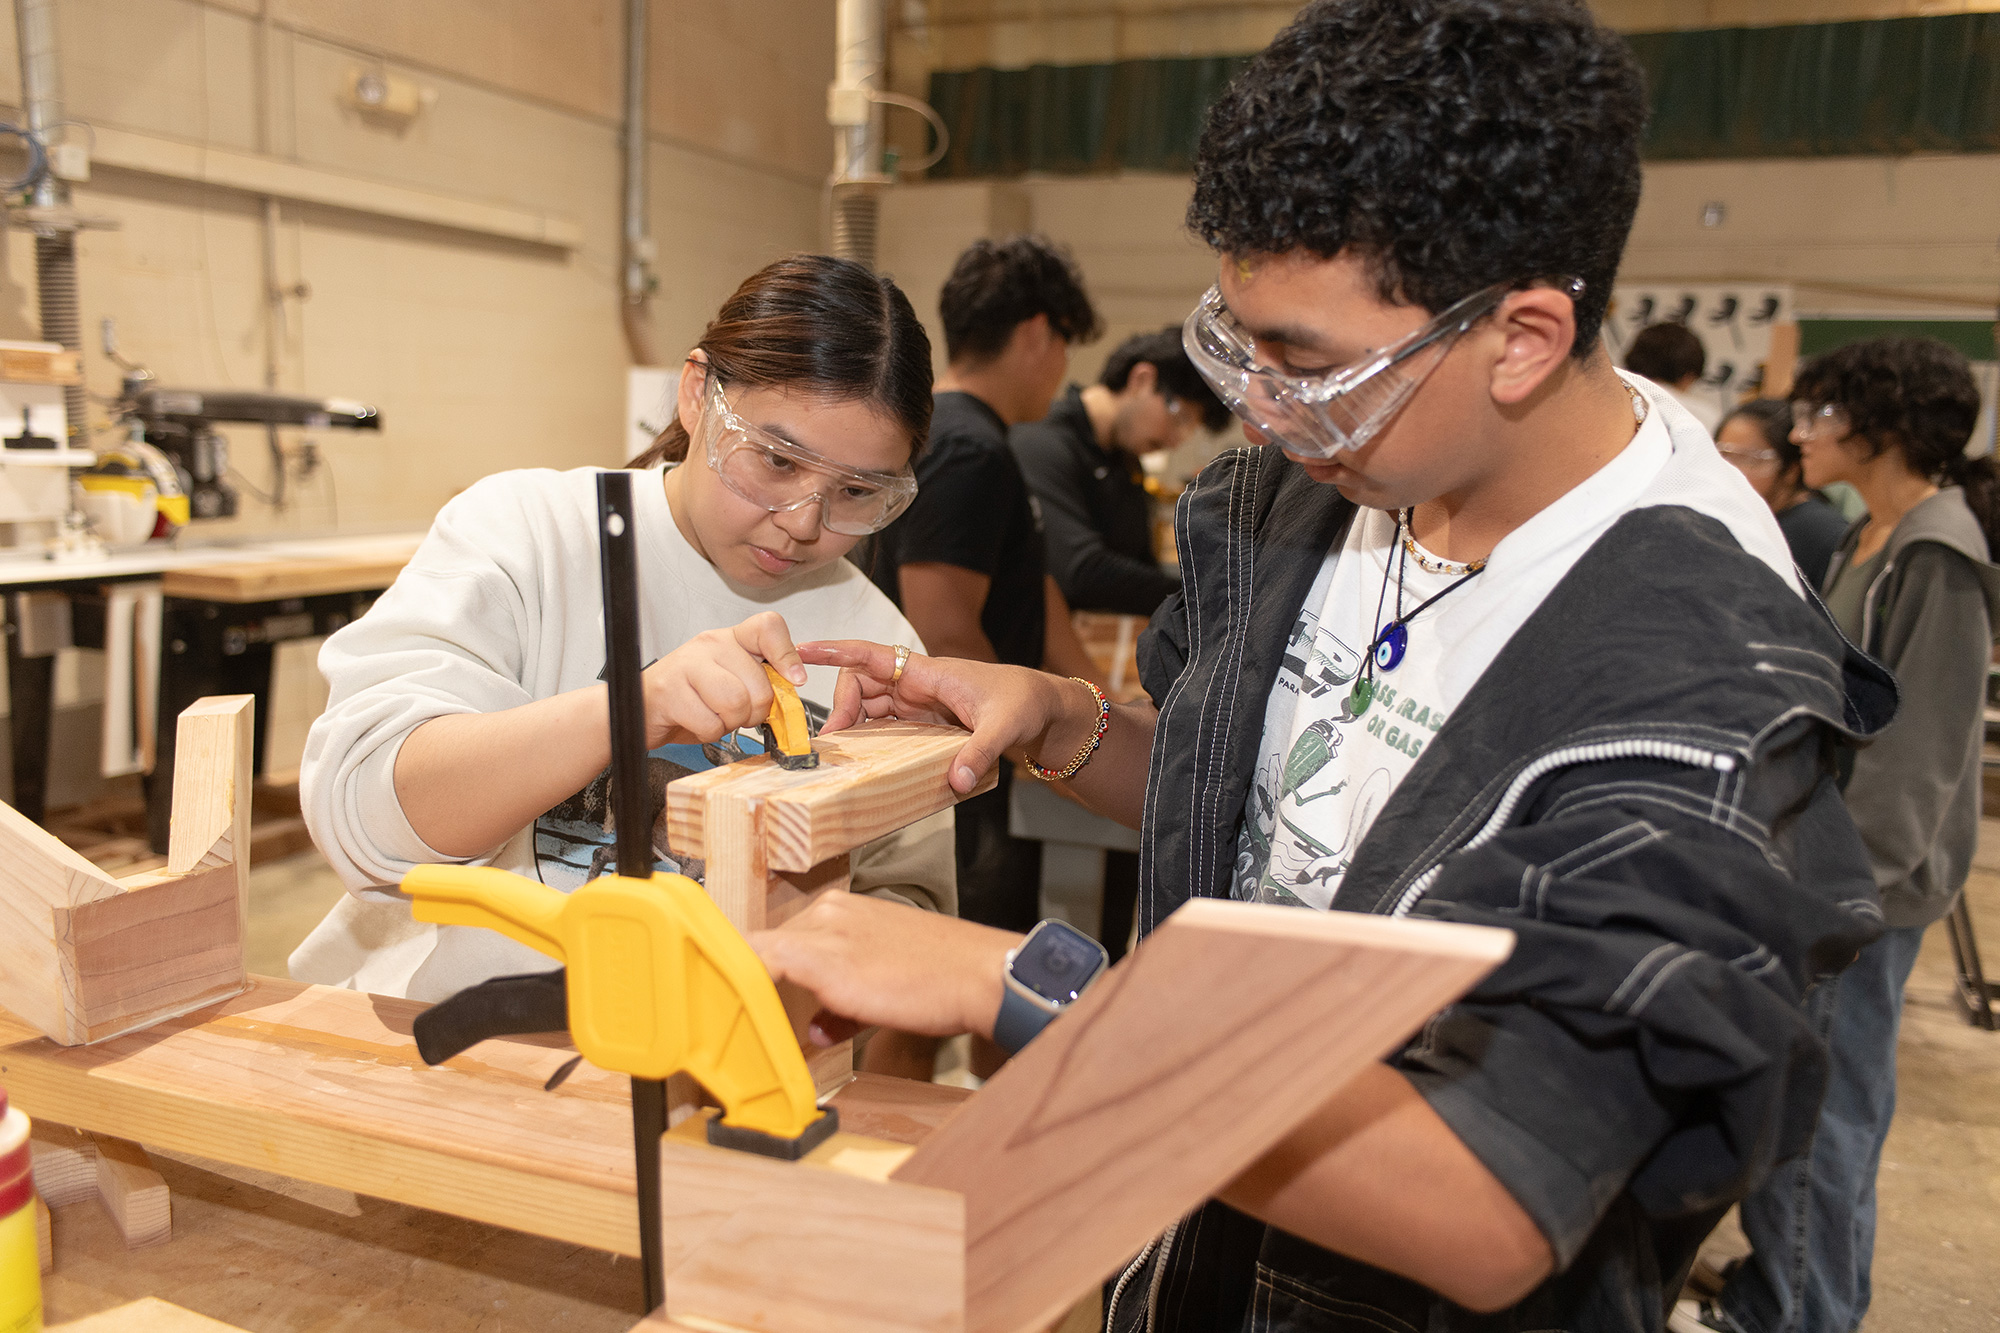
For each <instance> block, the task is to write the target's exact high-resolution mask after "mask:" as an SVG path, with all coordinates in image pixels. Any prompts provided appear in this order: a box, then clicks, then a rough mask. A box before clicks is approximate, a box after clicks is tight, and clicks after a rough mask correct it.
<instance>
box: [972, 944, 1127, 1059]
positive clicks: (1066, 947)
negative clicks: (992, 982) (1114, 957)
mask: <svg viewBox="0 0 2000 1333" xmlns="http://www.w3.org/2000/svg"><path fill="white" fill-rule="evenodd" d="M1110 965H1111V956H1110V955H1109V954H1107V953H1105V952H1104V946H1103V945H1101V944H1099V943H1098V942H1097V941H1096V940H1094V939H1092V938H1090V936H1088V935H1086V934H1084V933H1083V932H1082V931H1080V930H1078V929H1077V928H1076V927H1075V926H1072V925H1070V924H1069V923H1068V922H1067V921H1057V920H1056V919H1054V918H1053V917H1051V918H1050V919H1049V920H1047V921H1044V922H1041V923H1040V924H1039V925H1037V926H1036V927H1035V928H1034V929H1033V930H1031V931H1029V932H1028V938H1026V939H1024V940H1022V941H1021V943H1020V944H1019V945H1017V946H1016V947H1015V948H1013V949H1011V950H1009V951H1008V953H1007V967H1006V970H1005V971H1004V972H1003V973H1001V981H1002V983H1003V989H1002V990H1001V993H1000V1016H999V1017H998V1018H996V1019H994V1021H993V1040H994V1042H995V1044H997V1045H999V1046H1000V1047H1002V1048H1003V1049H1004V1050H1006V1051H1007V1053H1008V1054H1010V1055H1011V1054H1013V1053H1014V1052H1016V1051H1019V1050H1020V1049H1021V1048H1022V1047H1023V1046H1026V1045H1027V1044H1028V1043H1029V1042H1031V1041H1033V1040H1034V1039H1035V1038H1036V1037H1037V1036H1039V1035H1040V1034H1041V1031H1042V1029H1043V1028H1045V1027H1047V1026H1048V1025H1049V1020H1050V1019H1052V1018H1054V1017H1055V1016H1056V1015H1057V1014H1059V1013H1061V1012H1062V1011H1063V1008H1064V1006H1066V1005H1068V1004H1070V1003H1071V1002H1073V1001H1074V1000H1075V999H1076V997H1077V996H1079V995H1081V994H1083V992H1084V989H1085V988H1086V987H1088V986H1089V985H1090V983H1091V982H1093V981H1095V980H1097V978H1098V975H1099V974H1100V973H1102V972H1103V971H1104V969H1105V968H1107V967H1109V966H1110Z"/></svg>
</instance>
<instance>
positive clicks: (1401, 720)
mask: <svg viewBox="0 0 2000 1333" xmlns="http://www.w3.org/2000/svg"><path fill="white" fill-rule="evenodd" d="M1389 522H1390V523H1391V524H1393V522H1394V520H1393V519H1390V520H1389ZM1391 532H1393V529H1391ZM1377 536H1378V538H1380V539H1382V540H1386V536H1385V535H1384V534H1377ZM1373 555H1375V553H1374V552H1370V551H1366V550H1361V549H1356V550H1350V551H1347V552H1345V553H1343V555H1342V557H1341V558H1340V559H1339V560H1333V561H1329V564H1328V567H1327V568H1326V569H1323V570H1322V571H1321V574H1320V578H1319V580H1318V581H1317V582H1316V583H1315V585H1314V588H1313V591H1312V593H1311V594H1310V595H1309V596H1308V597H1307V598H1306V600H1305V604H1304V606H1303V607H1302V608H1301V609H1300V611H1299V616H1298V619H1297V621H1296V622H1295V623H1294V624H1293V627H1292V633H1291V637H1290V639H1289V640H1288V642H1287V644H1286V648H1285V654H1284V657H1283V659H1282V661H1281V663H1280V665H1279V669H1278V677H1277V680H1276V681H1275V682H1274V685H1273V689H1272V697H1271V702H1270V704H1269V705H1268V706H1267V708H1266V713H1265V735H1264V741H1263V745H1262V748H1261V751H1260V754H1259V759H1258V764H1257V769H1256V772H1255V775H1254V776H1253V778H1252V781H1251V790H1250V798H1249V808H1248V810H1247V811H1246V812H1245V818H1244V821H1243V832H1242V835H1241V837H1240V839H1239V842H1238V846H1237V859H1236V882H1235V886H1234V889H1233V894H1234V896H1235V897H1237V898H1238V899H1241V900H1245V901H1250V902H1267V903H1280V904H1284V905H1286V906H1293V907H1297V906H1308V907H1319V908H1324V907H1326V906H1327V905H1328V904H1329V903H1331V902H1332V901H1333V895H1334V892H1335V891H1336V890H1337V889H1338V888H1339V887H1340V882H1341V880H1342V878H1343V877H1344V876H1345V875H1346V874H1347V868H1348V866H1349V865H1350V864H1351V863H1352V862H1353V859H1354V854H1355V852H1356V850H1357V849H1359V847H1360V846H1361V841H1362V839H1363V838H1364V837H1366V836H1367V833H1368V829H1369V827H1370V826H1371V825H1372V824H1373V823H1374V822H1375V817H1376V815H1378V814H1380V813H1381V810H1382V807H1383V806H1384V805H1385V804H1387V802H1388V800H1389V796H1390V794H1391V793H1392V792H1393V791H1394V790H1395V789H1396V784H1397V783H1398V782H1400V781H1402V778H1403V775H1404V774H1405V773H1407V772H1409V770H1410V768H1411V766H1412V765H1414V764H1415V763H1416V760H1417V756H1419V755H1420V754H1422V753H1423V750H1424V746H1425V745H1426V744H1428V743H1429V740H1430V737H1431V735H1432V734H1433V733H1435V732H1436V731H1437V729H1438V728H1439V727H1440V726H1442V725H1443V724H1444V717H1445V709H1444V708H1442V707H1441V706H1439V705H1438V704H1437V703H1436V702H1435V700H1436V699H1437V698H1438V693H1437V690H1436V687H1435V680H1434V668H1435V660H1434V653H1435V645H1436V640H1435V638H1431V639H1429V640H1428V641H1427V640H1426V636H1424V635H1423V634H1422V633H1421V632H1413V634H1412V639H1411V645H1412V646H1411V649H1410V652H1409V655H1408V656H1406V658H1405V659H1404V661H1403V662H1402V663H1401V664H1400V665H1399V666H1398V668H1397V669H1396V670H1394V671H1381V670H1378V671H1377V672H1376V673H1375V677H1374V684H1375V693H1374V697H1373V699H1372V700H1371V701H1370V703H1369V704H1368V706H1367V707H1365V708H1363V709H1362V710H1361V712H1360V713H1359V714H1357V713H1356V712H1355V710H1354V703H1353V698H1352V689H1353V684H1354V680H1355V676H1356V675H1357V673H1359V671H1360V670H1361V667H1362V664H1363V659H1364V654H1365V652H1366V645H1367V643H1368V641H1369V639H1370V637H1371V635H1372V634H1373V632H1374V628H1373V624H1372V619H1371V613H1373V612H1374V611H1375V608H1376V606H1377V604H1378V602H1379V600H1380V597H1381V596H1384V595H1386V596H1390V597H1393V596H1394V595H1395V594H1394V590H1393V588H1391V589H1389V590H1388V591H1387V592H1386V593H1385V592H1384V591H1383V588H1382V584H1381V582H1380V580H1381V579H1382V570H1383V565H1382V563H1381V560H1380V559H1379V558H1373V559H1371V558H1370V557H1371V556H1373ZM1343 565H1344V566H1346V568H1345V569H1342V568H1341V567H1342V566H1343ZM1412 576H1413V577H1412ZM1432 581H1433V577H1432V576H1430V575H1428V574H1425V573H1424V572H1423V571H1421V570H1415V569H1411V570H1406V571H1405V582H1406V584H1407V585H1408V587H1407V591H1408V593H1409V598H1410V600H1412V601H1415V600H1418V599H1419V598H1420V597H1422V596H1427V595H1428V591H1423V590H1424V589H1427V588H1428V587H1429V584H1430V583H1431V582H1432ZM1418 623H1419V626H1420V627H1423V626H1428V625H1429V624H1430V623H1431V617H1429V616H1425V617H1424V618H1423V620H1421V621H1420V622H1418Z"/></svg>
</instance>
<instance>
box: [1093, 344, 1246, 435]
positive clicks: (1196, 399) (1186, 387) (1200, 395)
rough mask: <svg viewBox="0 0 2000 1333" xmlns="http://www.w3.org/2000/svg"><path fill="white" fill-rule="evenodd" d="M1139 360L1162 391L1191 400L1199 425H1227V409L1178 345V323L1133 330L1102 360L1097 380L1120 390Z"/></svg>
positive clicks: (1209, 427) (1115, 391) (1183, 399)
mask: <svg viewBox="0 0 2000 1333" xmlns="http://www.w3.org/2000/svg"><path fill="white" fill-rule="evenodd" d="M1140 362H1145V363H1146V364H1147V365H1150V366H1151V367H1152V368H1153V369H1154V371H1155V372H1157V373H1158V375H1159V377H1160V388H1161V389H1162V390H1163V391H1165V392H1167V393H1170V394H1172V395H1173V396H1174V397H1176V398H1178V399H1180V400H1181V401H1182V402H1187V403H1193V404H1194V405H1195V407H1196V408H1198V409H1199V410H1200V412H1201V424H1202V425H1203V426H1205V427H1207V428H1208V429H1209V430H1210V431H1218V430H1221V429H1222V428H1223V427H1224V426H1227V425H1228V424H1229V409H1228V408H1227V407H1226V406H1224V405H1223V402H1222V400H1221V399H1220V398H1217V397H1216V396H1215V390H1214V389H1211V388H1210V387H1208V381H1207V380H1205V379H1203V378H1202V377H1201V372H1200V371H1198V370H1196V369H1195V368H1194V362H1192V361H1190V360H1188V354H1187V348H1185V347H1183V346H1182V345H1181V326H1180V325H1178V324H1169V325H1167V327H1165V328H1164V329H1159V330H1156V331H1155V332H1152V333H1135V334H1133V335H1132V336H1131V337H1129V338H1127V339H1126V340H1125V341H1124V342H1122V343H1119V344H1118V345H1117V346H1116V347H1114V348H1112V349H1111V355H1110V356H1108V357H1106V358H1105V359H1104V369H1103V370H1102V371H1100V372H1099V373H1098V376H1097V382H1098V383H1099V384H1102V385H1103V386H1104V387H1105V388H1107V389H1109V390H1111V392H1113V393H1121V392H1123V391H1124V388H1125V384H1126V381H1128V380H1130V379H1131V378H1132V367H1134V366H1136V365H1138V364H1139V363H1140Z"/></svg>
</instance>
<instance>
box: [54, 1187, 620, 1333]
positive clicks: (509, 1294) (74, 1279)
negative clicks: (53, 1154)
mask: <svg viewBox="0 0 2000 1333" xmlns="http://www.w3.org/2000/svg"><path fill="white" fill-rule="evenodd" d="M152 1158H153V1165H154V1167H155V1168H156V1169H158V1171H159V1172H160V1174H161V1175H162V1176H163V1177H165V1179H166V1182H167V1186H168V1188H169V1189H170V1190H171V1191H172V1193H173V1209H174V1231H173V1239H171V1240H169V1241H167V1242H166V1243H165V1244H162V1245H154V1246H149V1247H147V1248H145V1249H138V1250H127V1249H126V1248H125V1244H124V1241H123V1240H122V1239H121V1238H120V1237H119V1234H118V1230H117V1228H116V1227H115V1226H113V1225H112V1222H111V1216H110V1214H109V1213H107V1212H106V1211H105V1210H104V1207H103V1205H102V1204H100V1203H98V1202H97V1201H96V1200H94V1199H93V1200H90V1201H87V1202H83V1203H73V1204H69V1205H67V1206H65V1207H62V1208H58V1209H56V1210H55V1213H54V1217H53V1230H54V1236H55V1269H54V1271H53V1272H50V1273H48V1274H45V1275H44V1276H43V1279H42V1284H43V1287H42V1293H43V1303H44V1304H45V1305H46V1307H47V1318H48V1321H49V1322H50V1323H51V1324H56V1323H61V1322H65V1321H68V1320H72V1319H80V1318H82V1317H84V1316H85V1315H90V1314H95V1313H97V1312H99V1311H102V1310H108V1309H112V1308H114V1307H116V1306H119V1305H122V1304H124V1303H125V1302H127V1301H132V1300H137V1299H139V1298H140V1297H144V1296H158V1297H162V1298H164V1299H166V1300H169V1301H172V1302H173V1303H174V1304H176V1305H180V1306H184V1307H185V1308H187V1309H189V1310H192V1311H195V1312H196V1313H197V1314H203V1315H207V1316H208V1317H209V1318H211V1319H219V1320H221V1321H223V1322H224V1323H225V1324H229V1325H231V1326H234V1327H237V1328H242V1329H248V1330H250V1331H251V1333H307V1331H308V1330H310V1333H474V1331H475V1330H477V1333H546V1331H547V1330H551V1329H561V1330H565V1331H566V1333H623V1331H624V1330H626V1329H628V1328H630V1327H632V1325H633V1323H634V1322H635V1321H636V1320H637V1319H638V1317H639V1309H640V1305H641V1298H640V1291H639V1268H638V1265H637V1264H636V1263H634V1262H632V1261H631V1260H628V1259H619V1258H616V1257H615V1256H613V1255H609V1254H606V1253H604V1252H602V1251H599V1250H592V1249H587V1248H583V1247H579V1246H575V1245H568V1244H565V1243H563V1242H561V1241H554V1240H545V1239H542V1238H540V1237H537V1236H527V1235H523V1234H521V1233H520V1232H516V1231H508V1230H504V1229H502V1228H500V1227H492V1226H485V1225H483V1224H481V1223H478V1222H467V1221H464V1220H463V1219H460V1218H456V1217H447V1216H445V1215H443V1214H441V1213H432V1212H427V1211H425V1210H424V1209H421V1208H411V1207H407V1206H405V1205H402V1204H394V1203H387V1202H384V1201H382V1200H380V1199H371V1198H368V1197H367V1196H365V1195H355V1194H351V1193H349V1192H347V1191H345V1190H336V1189H328V1188H325V1187H323V1186H314V1185H305V1184H301V1183H300V1182H297V1181H292V1180H287V1179H285V1178H283V1177H280V1176H274V1175H269V1174H266V1173H262V1172H257V1171H252V1170H248V1169H245V1168H241V1167H229V1166H224V1165H222V1164H220V1163H214V1162H204V1161H202V1160H201V1159H199V1158H193V1157H184V1156H180V1155H177V1154H167V1153H159V1152H155V1153H153V1154H152Z"/></svg>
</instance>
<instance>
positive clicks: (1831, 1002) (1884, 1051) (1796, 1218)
mask: <svg viewBox="0 0 2000 1333" xmlns="http://www.w3.org/2000/svg"><path fill="white" fill-rule="evenodd" d="M1923 938H1924V927H1922V926H1910V927H1907V928H1904V929H1901V930H1891V931H1890V932H1888V933H1887V934H1886V935H1884V936H1883V937H1882V938H1881V939H1879V940H1877V941H1875V942H1874V943H1873V944H1871V945H1869V946H1868V947H1867V948H1865V949H1863V950H1862V951H1861V956H1860V957H1859V958H1857V959H1856V960H1855V962H1854V964H1853V966H1851V967H1849V968H1848V969H1847V970H1846V971H1845V972H1842V973H1841V974H1840V975H1839V976H1838V977H1836V978H1834V979H1833V980H1831V981H1827V982H1823V983H1821V984H1820V985H1819V986H1817V987H1815V988H1814V990H1813V992H1812V993H1811V994H1810V995H1808V996H1807V997H1806V1015H1807V1017H1809V1018H1810V1019H1811V1020H1812V1023H1813V1027H1814V1029H1815V1030H1816V1031H1817V1032H1818V1033H1819V1034H1820V1036H1821V1037H1822V1038H1823V1039H1825V1041H1826V1044H1827V1048H1828V1052H1829V1054H1830V1056H1831V1061H1832V1068H1831V1070H1830V1071H1829V1076H1828V1081H1827V1089H1826V1101H1825V1102H1824V1103H1823V1104H1822V1105H1821V1107H1820V1113H1819V1125H1818V1127H1817V1128H1816V1129H1815V1130H1814V1131H1813V1139H1812V1145H1811V1146H1810V1147H1809V1148H1808V1149H1807V1150H1806V1152H1805V1154H1804V1155H1803V1156H1801V1157H1799V1158H1796V1159H1794V1160H1793V1161H1790V1162H1787V1163H1785V1164H1784V1165H1783V1166H1781V1167H1779V1168H1778V1169H1777V1170H1776V1171H1773V1172H1772V1173H1771V1178H1770V1179H1769V1180H1767V1181H1765V1182H1764V1184H1763V1186H1762V1188H1760V1189H1758V1190H1757V1191H1756V1193H1754V1194H1752V1195H1750V1197H1749V1198H1747V1199H1745V1200H1744V1201H1743V1209H1742V1214H1743V1233H1744V1235H1746V1236H1748V1237H1749V1238H1750V1244H1751V1247H1752V1252H1751V1254H1750V1257H1749V1258H1747V1259H1745V1260H1744V1261H1743V1263H1742V1265H1741V1266H1740V1267H1738V1268H1737V1269H1736V1270H1735V1272H1734V1273H1732V1274H1731V1275H1730V1279H1729V1285H1728V1286H1727V1287H1725V1288H1724V1289H1723V1292H1722V1300H1721V1306H1722V1311H1723V1313H1724V1314H1726V1315H1727V1316H1728V1317H1729V1318H1730V1319H1731V1320H1733V1321H1734V1322H1735V1324H1736V1326H1737V1327H1738V1328H1740V1329H1741V1330H1743V1333H1854V1330H1855V1329H1856V1328H1858V1327H1859V1326H1860V1324H1861V1317H1862V1316H1863V1315H1865V1314H1867V1313H1868V1298H1869V1296H1870V1294H1871V1288H1870V1285H1869V1266H1870V1263H1871V1261H1872V1260H1873V1258H1874V1255H1875V1171H1876V1168H1877V1167H1878V1166H1879V1165H1880V1164H1881V1161H1882V1142H1883V1140H1884V1139H1886V1138H1888V1137H1889V1121H1890V1119H1891V1118H1892V1117H1893V1116H1894V1115H1895V1113H1896V1028H1897V1025H1898V1023H1899V1022H1900V1020H1901V1018H1902V1016H1903V986H1904V983H1906V982H1907V981H1909V979H1910V968H1911V967H1912V966H1913V965H1914V964H1915V963H1916V961H1917V948H1918V946H1919V945H1921V944H1922V943H1923Z"/></svg>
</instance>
